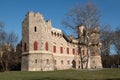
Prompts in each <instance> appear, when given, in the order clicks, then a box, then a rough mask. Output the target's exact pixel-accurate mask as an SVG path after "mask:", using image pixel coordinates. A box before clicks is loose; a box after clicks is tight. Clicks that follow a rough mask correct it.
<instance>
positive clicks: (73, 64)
mask: <svg viewBox="0 0 120 80" xmlns="http://www.w3.org/2000/svg"><path fill="white" fill-rule="evenodd" d="M72 68H76V61H75V60H72Z"/></svg>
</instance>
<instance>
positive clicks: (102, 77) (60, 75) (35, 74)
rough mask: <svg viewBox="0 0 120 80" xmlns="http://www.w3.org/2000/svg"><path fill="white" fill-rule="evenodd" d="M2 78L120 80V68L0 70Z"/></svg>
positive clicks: (14, 79)
mask: <svg viewBox="0 0 120 80" xmlns="http://www.w3.org/2000/svg"><path fill="white" fill-rule="evenodd" d="M0 80H120V69H102V70H60V71H46V72H40V71H9V72H0Z"/></svg>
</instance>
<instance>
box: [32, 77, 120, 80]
mask: <svg viewBox="0 0 120 80" xmlns="http://www.w3.org/2000/svg"><path fill="white" fill-rule="evenodd" d="M30 80H120V78H112V79H109V78H108V79H65V78H49V77H45V78H41V79H30Z"/></svg>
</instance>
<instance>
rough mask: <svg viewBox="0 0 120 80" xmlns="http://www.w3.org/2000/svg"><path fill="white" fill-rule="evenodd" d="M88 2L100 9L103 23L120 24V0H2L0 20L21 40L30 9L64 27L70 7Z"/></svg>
mask: <svg viewBox="0 0 120 80" xmlns="http://www.w3.org/2000/svg"><path fill="white" fill-rule="evenodd" d="M86 2H93V3H94V4H96V5H97V7H98V8H99V9H100V11H101V13H102V17H101V23H102V24H104V23H105V24H110V25H111V26H112V27H113V29H115V27H118V26H120V0H0V21H2V22H4V24H5V30H6V31H8V32H15V33H16V34H17V35H18V36H19V40H21V31H22V30H21V28H22V21H23V19H24V18H25V15H26V13H27V12H28V11H34V12H40V13H42V14H43V16H44V17H45V19H50V20H51V21H52V25H53V26H54V27H56V28H59V29H63V27H62V24H61V21H62V19H63V18H64V16H65V14H66V13H67V12H68V11H69V9H70V8H71V7H73V6H75V5H76V4H78V3H80V4H83V5H84V4H85V3H86Z"/></svg>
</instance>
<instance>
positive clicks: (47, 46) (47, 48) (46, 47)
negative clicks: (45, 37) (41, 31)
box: [45, 42, 49, 51]
mask: <svg viewBox="0 0 120 80" xmlns="http://www.w3.org/2000/svg"><path fill="white" fill-rule="evenodd" d="M45 49H46V51H48V50H49V45H48V42H46V43H45Z"/></svg>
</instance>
